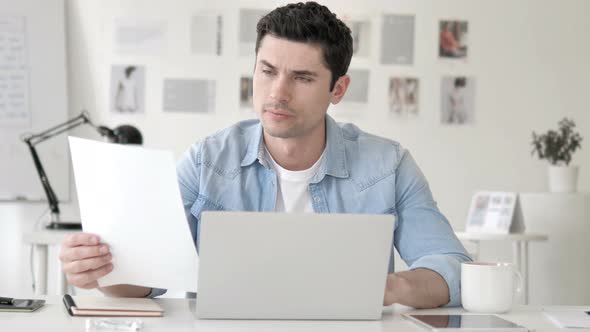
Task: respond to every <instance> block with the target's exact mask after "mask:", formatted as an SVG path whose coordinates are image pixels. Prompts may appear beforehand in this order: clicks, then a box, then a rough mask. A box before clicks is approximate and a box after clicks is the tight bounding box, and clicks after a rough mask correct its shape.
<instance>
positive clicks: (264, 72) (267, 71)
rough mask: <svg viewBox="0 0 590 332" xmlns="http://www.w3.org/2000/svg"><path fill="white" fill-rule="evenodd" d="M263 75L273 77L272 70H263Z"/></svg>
mask: <svg viewBox="0 0 590 332" xmlns="http://www.w3.org/2000/svg"><path fill="white" fill-rule="evenodd" d="M262 73H263V74H265V75H271V74H272V70H268V69H262Z"/></svg>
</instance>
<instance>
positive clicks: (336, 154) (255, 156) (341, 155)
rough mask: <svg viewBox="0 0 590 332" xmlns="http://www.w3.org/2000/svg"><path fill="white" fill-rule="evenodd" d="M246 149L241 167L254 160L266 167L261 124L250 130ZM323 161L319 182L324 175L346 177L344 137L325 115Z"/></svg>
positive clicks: (318, 175)
mask: <svg viewBox="0 0 590 332" xmlns="http://www.w3.org/2000/svg"><path fill="white" fill-rule="evenodd" d="M247 137H249V138H248V139H249V142H248V147H247V150H246V154H245V155H244V158H243V159H242V163H241V166H242V167H245V166H249V165H251V164H252V163H254V162H255V161H256V160H260V161H261V163H262V164H263V165H266V161H265V159H264V144H263V139H262V123H261V122H260V121H258V123H257V124H256V126H254V127H252V128H251V132H250V133H249V135H247ZM325 154H326V155H325V160H324V162H323V163H322V167H321V169H320V171H319V172H318V174H317V175H316V176H317V177H318V178H319V179H318V180H320V179H321V178H323V177H324V174H326V175H331V176H334V177H339V178H347V177H348V166H347V163H346V149H345V146H344V136H343V135H342V129H341V128H340V126H338V124H337V123H336V121H335V120H334V119H333V118H332V117H331V116H329V115H327V114H326V151H325Z"/></svg>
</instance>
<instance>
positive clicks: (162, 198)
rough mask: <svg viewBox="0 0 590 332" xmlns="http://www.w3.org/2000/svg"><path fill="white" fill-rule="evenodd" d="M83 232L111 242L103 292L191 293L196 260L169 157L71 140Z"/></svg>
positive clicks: (157, 152)
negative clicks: (130, 288)
mask: <svg viewBox="0 0 590 332" xmlns="http://www.w3.org/2000/svg"><path fill="white" fill-rule="evenodd" d="M69 142H70V150H71V155H72V165H73V168H74V177H75V182H76V189H77V192H78V201H79V205H80V217H81V219H82V228H83V230H84V232H88V233H94V234H97V235H99V236H100V238H101V240H102V241H103V242H105V243H106V244H108V245H109V246H110V249H111V253H112V256H113V266H114V268H113V270H112V271H111V273H109V274H108V275H106V276H104V277H102V278H100V279H99V280H98V284H99V285H100V286H101V287H105V286H110V285H116V284H132V285H140V286H146V287H154V288H166V289H172V290H178V291H190V292H196V290H197V276H198V263H199V261H198V260H199V258H198V255H197V251H196V249H195V244H194V242H193V239H192V236H191V233H190V229H189V225H188V223H187V221H186V216H185V214H184V209H183V205H182V200H181V197H180V190H179V187H178V181H177V177H176V167H175V162H174V157H173V155H172V152H170V151H164V150H152V149H146V148H142V147H138V146H128V145H127V146H126V145H119V144H113V143H103V142H97V141H92V140H86V139H82V138H76V137H69Z"/></svg>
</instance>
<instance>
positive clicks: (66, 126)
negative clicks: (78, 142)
mask: <svg viewBox="0 0 590 332" xmlns="http://www.w3.org/2000/svg"><path fill="white" fill-rule="evenodd" d="M85 123H89V124H90V125H92V126H94V125H93V124H92V122H90V118H89V117H88V113H86V112H85V111H84V112H82V114H80V115H78V116H77V117H75V118H72V119H70V120H68V121H66V122H64V123H61V124H59V125H57V126H54V127H51V128H49V129H47V130H45V131H43V132H41V133H38V134H27V135H25V136H23V137H22V140H23V141H24V142H25V143H26V144H27V146H28V147H29V151H30V152H31V156H32V157H33V162H34V163H35V169H36V170H37V174H38V175H39V179H40V180H41V185H43V190H44V191H45V196H47V201H48V203H49V208H50V209H51V218H52V221H53V222H59V220H58V219H59V201H58V199H57V196H56V195H55V192H54V191H53V188H52V187H51V184H50V183H49V179H48V178H47V175H46V174H45V169H44V168H43V164H42V163H41V159H40V158H39V154H38V153H37V149H35V145H37V144H39V143H41V142H43V141H45V140H48V139H50V138H52V137H54V136H56V135H59V134H61V133H63V132H65V131H67V130H70V129H73V128H75V127H78V126H80V125H83V124H85Z"/></svg>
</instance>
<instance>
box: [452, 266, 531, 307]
mask: <svg viewBox="0 0 590 332" xmlns="http://www.w3.org/2000/svg"><path fill="white" fill-rule="evenodd" d="M522 284H523V282H522V276H521V275H520V272H518V269H517V268H516V266H515V265H514V264H512V263H493V262H492V263H488V262H465V263H461V302H463V308H465V309H466V310H468V311H471V312H479V313H502V312H508V311H510V309H511V308H512V304H513V303H514V299H515V294H516V293H520V292H521V291H522Z"/></svg>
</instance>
